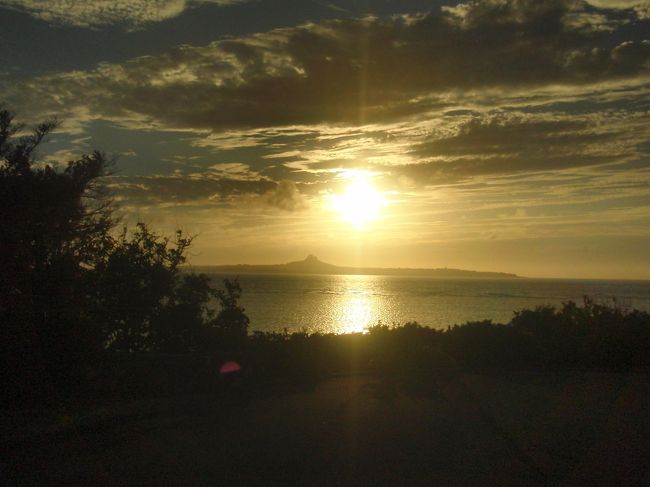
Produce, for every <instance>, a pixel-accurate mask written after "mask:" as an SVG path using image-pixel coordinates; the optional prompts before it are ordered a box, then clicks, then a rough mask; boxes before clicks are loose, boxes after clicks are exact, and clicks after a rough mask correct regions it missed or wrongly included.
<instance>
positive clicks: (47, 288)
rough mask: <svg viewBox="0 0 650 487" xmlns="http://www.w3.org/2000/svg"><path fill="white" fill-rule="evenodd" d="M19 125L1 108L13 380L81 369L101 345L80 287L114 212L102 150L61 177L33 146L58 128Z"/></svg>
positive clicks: (2, 254)
mask: <svg viewBox="0 0 650 487" xmlns="http://www.w3.org/2000/svg"><path fill="white" fill-rule="evenodd" d="M56 125H57V123H56V121H51V122H46V123H42V124H40V125H38V126H37V127H36V128H35V129H34V130H33V131H32V133H31V134H29V135H26V136H23V137H17V134H18V133H19V132H20V131H21V130H23V128H24V127H23V126H22V125H20V124H17V123H15V122H14V116H13V114H11V113H10V112H9V111H7V110H0V158H1V159H0V269H1V270H0V296H1V298H0V314H1V315H2V344H3V348H4V351H5V353H3V358H4V359H5V360H6V363H5V364H3V365H5V366H7V367H8V368H9V370H10V371H11V372H12V376H13V374H19V373H20V374H22V373H25V372H26V371H29V370H31V371H35V370H36V369H39V368H40V369H42V368H44V367H46V368H48V369H49V370H50V371H54V373H55V375H57V372H60V371H62V370H68V369H69V366H70V364H73V363H74V364H79V363H82V362H84V361H85V360H86V359H87V358H88V357H90V356H91V355H92V354H93V353H94V352H95V351H96V350H97V348H98V347H99V345H100V339H99V334H98V333H97V329H96V328H94V327H93V326H92V323H90V322H89V320H88V315H87V313H86V307H85V306H84V300H85V296H84V290H83V287H82V286H80V285H79V283H80V282H81V281H82V280H83V274H84V271H85V269H86V268H89V267H92V266H93V265H94V263H95V261H96V258H97V256H99V255H101V254H102V252H104V251H105V250H106V249H107V248H108V244H109V242H110V236H109V230H110V228H111V226H112V219H111V214H112V206H111V201H110V199H109V198H107V197H106V195H105V193H104V192H103V191H102V189H101V187H100V186H98V184H97V181H98V180H99V179H100V178H101V177H102V176H104V175H105V174H106V171H107V168H108V167H109V165H110V164H109V162H108V161H107V159H106V158H105V157H104V155H103V154H101V153H100V152H94V153H92V154H90V155H87V156H83V157H81V158H80V159H78V160H76V161H72V162H70V163H68V165H67V167H66V168H65V169H64V170H62V171H57V170H55V169H54V168H53V167H52V166H50V165H44V164H38V163H37V162H36V160H35V154H36V151H37V148H38V146H39V145H40V144H41V143H42V142H43V141H44V140H45V138H46V137H47V135H48V134H49V133H50V132H51V131H52V130H53V129H54V128H55V127H56Z"/></svg>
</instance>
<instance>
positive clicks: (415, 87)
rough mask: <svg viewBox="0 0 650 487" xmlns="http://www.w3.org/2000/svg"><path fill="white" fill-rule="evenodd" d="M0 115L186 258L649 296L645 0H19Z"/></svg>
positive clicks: (5, 10) (0, 51) (0, 48)
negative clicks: (99, 180)
mask: <svg viewBox="0 0 650 487" xmlns="http://www.w3.org/2000/svg"><path fill="white" fill-rule="evenodd" d="M0 104H2V105H3V106H5V107H6V108H9V109H10V110H12V111H13V112H14V113H16V115H17V119H18V120H19V121H22V122H25V123H27V124H35V123H38V122H40V121H43V120H46V119H49V118H52V117H56V118H57V119H58V120H59V121H60V126H59V128H58V129H57V131H56V132H55V133H54V134H53V135H52V136H51V137H50V140H49V142H48V143H47V144H46V145H44V146H42V148H41V150H40V153H39V156H40V158H41V160H43V161H47V162H49V163H51V164H53V165H56V166H61V165H63V164H65V163H67V162H68V161H70V160H74V159H78V158H79V157H80V155H81V154H84V153H88V152H90V151H92V150H101V151H103V152H105V153H106V154H107V155H108V156H109V157H111V158H114V159H115V161H116V162H115V167H114V174H113V175H112V176H111V177H110V178H108V179H107V180H106V184H107V185H108V186H109V187H110V188H111V190H112V192H113V195H114V199H115V201H116V204H117V205H118V212H119V214H120V215H121V217H122V219H123V221H124V222H125V223H131V224H132V223H134V222H136V221H144V222H147V223H149V224H150V226H151V227H152V228H153V229H155V230H157V231H159V232H161V233H165V234H168V235H172V234H173V232H174V231H175V230H176V229H182V230H183V231H184V232H186V233H189V234H192V235H195V240H194V243H193V245H192V248H191V250H190V255H189V257H190V262H191V263H193V264H196V265H206V264H234V263H249V264H269V263H281V262H288V261H294V260H300V259H303V258H304V257H305V256H306V255H308V254H314V255H317V256H318V257H319V258H320V259H321V260H323V261H326V262H330V263H333V264H338V265H359V266H377V267H454V268H462V269H473V270H482V271H502V272H513V273H517V274H519V275H524V276H535V277H573V278H616V279H650V123H649V122H650V2H647V1H639V0H629V1H628V0H610V1H606V0H587V1H582V0H571V1H568V0H567V1H563V0H482V1H475V0H466V1H460V2H458V1H432V0H430V1H420V0H401V1H397V0H347V1H344V0H332V1H329V0H147V1H145V0H128V1H127V0H95V1H90V0H85V1H81V0H0Z"/></svg>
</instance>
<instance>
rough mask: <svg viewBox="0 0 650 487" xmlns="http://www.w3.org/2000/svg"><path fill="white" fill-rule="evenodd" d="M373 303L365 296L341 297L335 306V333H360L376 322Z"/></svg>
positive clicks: (375, 311)
mask: <svg viewBox="0 0 650 487" xmlns="http://www.w3.org/2000/svg"><path fill="white" fill-rule="evenodd" d="M373 301H374V300H373V299H372V298H371V297H370V296H367V295H365V294H358V295H353V296H343V297H342V298H341V300H340V301H339V303H337V305H336V306H337V310H336V318H337V322H338V326H337V329H336V333H361V332H363V331H365V330H366V328H367V327H368V326H370V325H372V324H373V323H374V322H375V321H377V319H376V316H377V310H376V307H375V303H374V302H373Z"/></svg>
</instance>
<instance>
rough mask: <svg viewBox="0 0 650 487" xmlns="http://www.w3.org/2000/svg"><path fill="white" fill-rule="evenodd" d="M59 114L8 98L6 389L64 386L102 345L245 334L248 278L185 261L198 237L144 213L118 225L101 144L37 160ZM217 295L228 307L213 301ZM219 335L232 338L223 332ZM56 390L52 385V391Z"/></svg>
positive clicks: (132, 348)
mask: <svg viewBox="0 0 650 487" xmlns="http://www.w3.org/2000/svg"><path fill="white" fill-rule="evenodd" d="M56 126H57V122H56V121H50V122H46V123H42V124H40V125H38V126H37V127H36V128H35V129H34V130H33V131H32V133H31V134H30V135H26V136H22V137H19V136H18V134H19V133H20V132H21V131H22V130H24V127H23V126H22V125H20V124H17V123H16V122H15V121H14V115H13V114H12V113H10V112H9V111H8V110H4V109H0V158H1V159H0V316H1V320H2V323H1V325H2V326H1V327H0V329H1V331H0V333H1V335H0V340H1V344H2V350H3V353H2V361H3V362H2V364H0V366H3V369H4V370H5V371H6V372H7V373H6V374H4V378H3V384H2V385H3V386H6V388H5V389H4V390H6V391H7V392H8V394H6V397H7V398H8V400H9V399H11V398H15V397H22V396H30V397H32V396H34V394H36V395H38V394H40V393H48V394H49V393H52V391H58V390H60V391H62V392H66V391H67V390H69V389H71V388H75V387H77V385H79V384H82V383H84V381H85V379H86V378H87V377H89V376H90V375H96V374H97V372H98V367H99V363H100V362H101V361H102V360H103V359H102V352H104V351H105V350H107V351H120V352H136V351H159V352H188V351H195V350H196V349H198V348H199V347H203V343H205V342H209V343H213V344H214V343H215V339H213V338H212V337H216V342H217V345H219V346H225V345H226V342H227V341H229V340H230V341H232V342H233V343H235V342H237V343H238V344H241V343H242V341H244V340H245V337H246V333H247V326H248V318H247V317H246V315H245V314H244V310H243V308H241V307H239V306H238V305H237V300H238V299H239V297H240V295H241V288H240V287H239V285H238V284H237V283H236V282H234V283H231V282H228V281H226V283H225V284H226V290H225V291H217V290H215V289H213V288H212V287H211V286H210V281H209V279H208V278H207V277H206V276H204V275H195V274H192V273H186V272H181V269H180V266H181V265H182V264H184V263H185V261H186V251H187V249H188V247H189V246H190V244H191V242H192V238H191V237H186V236H184V235H183V234H182V232H177V233H176V235H175V238H174V239H173V240H170V239H168V238H163V237H161V236H159V235H157V234H156V233H154V232H152V231H151V230H150V229H149V228H148V227H147V225H146V224H144V223H138V224H137V225H136V227H135V230H134V231H133V232H132V233H129V231H128V229H127V228H126V227H124V229H123V231H122V232H121V233H119V234H117V235H115V233H114V232H113V229H114V227H115V224H116V221H117V219H116V218H115V217H114V209H115V207H114V204H113V202H112V200H111V198H110V194H109V193H108V191H107V189H106V186H105V185H103V184H102V181H103V179H102V178H104V177H105V176H107V175H109V169H110V167H111V164H112V161H109V160H107V158H106V157H105V156H104V155H103V154H102V153H101V152H97V151H96V152H93V153H92V154H90V155H84V156H82V157H81V158H79V159H78V160H75V161H71V162H69V163H68V164H67V166H66V167H65V168H64V169H56V168H55V167H53V166H52V165H51V164H43V163H40V162H38V161H37V160H36V155H37V149H38V147H39V145H40V144H41V143H42V142H43V141H45V139H46V137H47V135H48V134H49V133H50V132H51V131H52V130H53V129H54V128H56ZM213 299H217V300H218V301H219V302H220V303H221V304H222V310H221V312H220V313H219V314H218V315H217V314H216V311H215V310H213V309H211V308H210V307H209V306H208V305H209V303H210V302H211V300H213ZM219 339H223V340H224V343H221V344H219V343H218V342H219ZM48 391H49V392H48Z"/></svg>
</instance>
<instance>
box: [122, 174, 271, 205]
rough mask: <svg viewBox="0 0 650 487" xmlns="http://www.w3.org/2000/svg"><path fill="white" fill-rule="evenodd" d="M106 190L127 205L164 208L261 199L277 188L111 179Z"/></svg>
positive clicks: (204, 181)
mask: <svg viewBox="0 0 650 487" xmlns="http://www.w3.org/2000/svg"><path fill="white" fill-rule="evenodd" d="M109 187H110V188H111V190H112V191H113V193H114V194H115V196H116V197H117V198H118V200H126V201H127V202H128V204H129V205H133V206H142V205H145V206H146V205H161V204H162V205H164V204H188V203H202V204H205V203H206V202H207V201H208V200H210V201H212V202H213V203H220V202H224V201H226V200H227V199H228V198H229V197H232V196H240V195H251V194H252V195H263V194H265V193H267V192H269V191H271V190H273V189H275V188H276V187H277V184H276V183H274V182H273V181H268V180H264V179H259V180H252V181H250V180H238V179H227V178H221V179H208V178H186V177H174V176H169V177H162V176H152V177H128V178H123V177H115V176H114V177H112V178H111V180H110V182H109Z"/></svg>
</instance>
